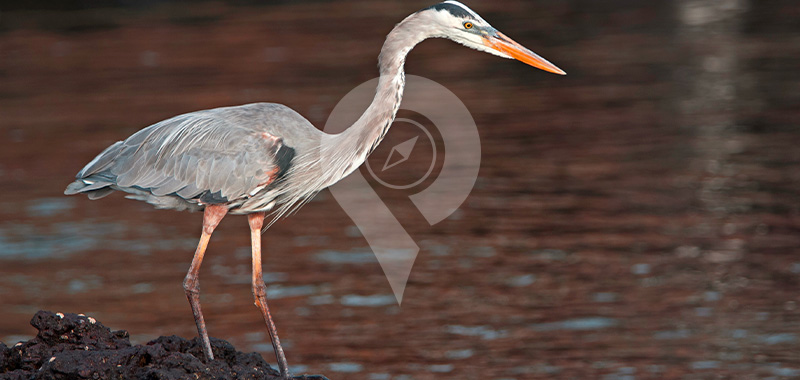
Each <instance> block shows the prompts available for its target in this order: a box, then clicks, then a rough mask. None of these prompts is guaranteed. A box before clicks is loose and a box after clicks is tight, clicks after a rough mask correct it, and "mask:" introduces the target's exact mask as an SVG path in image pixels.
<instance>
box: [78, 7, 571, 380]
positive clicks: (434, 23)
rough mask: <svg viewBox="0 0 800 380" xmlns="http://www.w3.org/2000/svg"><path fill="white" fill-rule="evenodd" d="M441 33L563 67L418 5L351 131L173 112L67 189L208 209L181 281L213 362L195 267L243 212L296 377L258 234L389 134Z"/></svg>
mask: <svg viewBox="0 0 800 380" xmlns="http://www.w3.org/2000/svg"><path fill="white" fill-rule="evenodd" d="M432 37H440V38H447V39H450V40H453V41H456V42H458V43H460V44H463V45H465V46H468V47H471V48H473V49H476V50H480V51H484V52H487V53H491V54H494V55H498V56H500V57H504V58H514V59H517V60H520V61H522V62H524V63H527V64H529V65H531V66H534V67H537V68H539V69H543V70H546V71H549V72H552V73H556V74H562V75H563V74H565V73H564V71H562V70H561V69H559V68H558V67H556V66H555V65H553V64H552V63H550V62H548V61H547V60H545V59H544V58H542V57H540V56H538V55H536V54H535V53H533V52H532V51H530V50H528V49H526V48H525V47H523V46H522V45H520V44H518V43H516V42H514V41H512V40H511V39H510V38H508V37H506V36H505V35H504V34H502V33H500V32H499V31H497V29H495V28H493V27H492V26H491V25H489V23H488V22H486V21H485V20H484V19H483V18H481V17H480V16H479V15H478V14H477V13H475V12H473V11H472V10H471V9H469V8H467V7H466V6H465V5H463V4H461V3H459V2H457V1H452V0H448V1H445V2H443V3H439V4H436V5H433V6H431V7H428V8H425V9H422V10H420V11H418V12H416V13H413V14H411V15H410V16H408V17H406V18H405V19H404V20H403V21H401V22H400V23H399V24H397V25H396V26H395V27H394V29H392V31H391V32H390V33H389V35H388V36H387V37H386V42H384V44H383V48H382V49H381V53H380V56H379V58H378V62H379V63H378V66H379V68H380V79H379V81H378V88H377V90H376V94H375V97H374V99H373V100H372V103H371V104H370V105H369V107H368V108H367V110H366V111H365V112H364V114H363V115H361V117H360V118H359V119H358V120H357V121H356V122H355V123H354V124H353V125H352V126H351V127H350V128H348V129H347V130H346V131H344V132H342V133H340V134H335V135H331V134H326V133H324V132H321V131H319V130H317V129H316V128H314V126H313V125H311V123H310V122H308V120H306V119H305V118H303V117H302V116H300V115H299V114H298V113H297V112H295V111H293V110H292V109H290V108H288V107H286V106H284V105H281V104H275V103H255V104H246V105H242V106H236V107H224V108H216V109H211V110H204V111H197V112H192V113H187V114H183V115H180V116H175V117H173V118H171V119H167V120H164V121H162V122H159V123H156V124H153V125H151V126H149V127H147V128H144V129H142V130H140V131H138V132H136V133H135V134H133V135H132V136H130V137H128V138H127V139H125V141H118V142H116V143H115V144H113V145H111V146H110V147H108V148H107V149H106V150H105V151H103V152H102V153H100V154H99V155H98V156H97V157H95V158H94V159H93V160H92V161H91V162H89V164H88V165H86V166H85V167H84V168H83V169H82V170H81V171H80V172H78V174H77V176H76V180H75V181H74V182H72V183H71V184H69V186H67V189H66V190H65V191H64V193H65V194H76V193H86V194H87V195H88V196H89V198H90V199H98V198H102V197H104V196H106V195H108V194H109V193H111V192H112V191H114V190H121V191H124V192H126V193H128V195H127V196H126V197H127V198H131V199H137V200H141V201H145V202H148V203H150V204H152V205H154V206H155V207H157V208H164V209H175V210H203V212H204V213H203V230H202V234H201V236H200V243H199V244H198V246H197V250H196V251H195V254H194V258H193V259H192V263H191V266H190V267H189V272H188V273H187V274H186V278H185V279H184V282H183V287H184V289H185V291H186V296H187V298H188V299H189V304H190V305H191V308H192V312H193V314H194V319H195V323H196V324H197V331H198V333H199V335H200V337H202V340H203V351H204V353H205V356H206V358H207V359H208V360H213V359H214V354H213V352H212V351H211V344H210V343H209V339H208V332H207V331H206V326H205V322H204V320H203V313H202V312H201V310H200V297H199V286H198V284H199V279H198V272H199V270H200V264H201V263H202V262H203V255H204V253H205V251H206V246H207V245H208V241H209V239H210V237H211V234H212V232H213V231H214V228H215V227H217V225H218V224H219V222H220V221H221V220H222V218H223V217H224V216H225V214H227V213H231V214H246V215H247V217H248V221H249V224H250V235H251V240H252V255H253V277H252V282H253V283H252V286H253V295H254V297H255V303H256V305H257V306H258V308H259V309H260V310H261V313H262V314H263V317H264V321H265V322H266V324H267V328H268V330H269V334H270V337H271V338H272V345H273V347H274V348H275V355H276V358H277V361H278V367H279V369H280V373H281V376H282V377H284V378H287V379H288V378H291V375H290V374H289V371H288V369H287V364H286V357H285V355H284V352H283V348H282V347H281V343H280V340H279V339H278V333H277V330H276V328H275V324H274V323H273V321H272V316H271V315H270V311H269V307H268V306H267V299H266V288H265V285H264V281H263V277H262V273H261V233H262V227H263V226H264V224H263V223H264V219H265V217H266V213H267V212H272V214H271V215H272V216H274V217H273V219H271V221H274V220H276V219H278V218H280V217H281V216H283V215H285V214H286V213H287V212H288V211H291V210H292V209H294V208H296V207H299V206H301V205H302V204H303V203H304V202H305V201H307V200H308V199H310V198H311V197H312V196H313V195H314V194H316V193H317V192H319V191H320V190H322V189H324V188H326V187H328V186H330V185H332V184H334V183H336V182H337V181H339V180H340V179H342V178H344V177H345V176H347V175H348V174H350V173H351V172H353V171H354V170H355V169H356V168H358V167H359V166H360V165H361V164H362V163H363V162H364V160H365V159H366V157H367V155H369V154H370V153H371V152H372V151H373V150H374V149H375V147H376V146H377V145H378V143H380V142H381V140H382V139H383V137H384V136H385V135H386V132H387V131H388V129H389V127H390V126H391V124H392V121H393V120H394V117H395V114H396V113H397V110H398V108H399V106H400V99H401V98H402V95H403V86H404V84H405V78H404V73H403V64H404V62H405V60H406V55H407V54H408V52H409V51H410V50H411V49H412V48H413V47H414V46H415V45H416V44H418V43H420V42H421V41H423V40H425V39H427V38H432Z"/></svg>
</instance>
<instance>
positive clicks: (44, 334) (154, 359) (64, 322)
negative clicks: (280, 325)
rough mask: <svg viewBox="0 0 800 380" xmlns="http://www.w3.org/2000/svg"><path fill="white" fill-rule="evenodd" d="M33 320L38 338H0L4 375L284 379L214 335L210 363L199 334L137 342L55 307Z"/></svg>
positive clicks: (14, 377) (0, 363) (14, 379)
mask: <svg viewBox="0 0 800 380" xmlns="http://www.w3.org/2000/svg"><path fill="white" fill-rule="evenodd" d="M31 325H32V326H33V327H35V328H36V329H37V330H39V333H38V334H37V335H36V337H35V338H33V339H31V340H29V341H27V342H19V343H17V344H14V345H13V346H11V347H8V346H6V345H5V344H4V343H0V379H8V380H17V379H19V380H21V379H163V380H167V379H187V378H192V379H267V380H269V379H280V377H279V373H278V371H276V370H275V369H273V368H272V367H270V366H269V364H267V362H266V361H264V359H263V358H262V357H261V355H259V354H257V353H255V352H252V353H243V352H240V351H236V349H235V348H234V347H233V345H231V344H230V343H228V342H226V341H224V340H220V339H214V338H211V346H212V348H213V350H214V355H215V357H216V360H214V361H212V362H210V363H206V362H205V361H204V360H203V350H202V346H201V344H200V342H199V339H198V338H195V339H192V340H186V339H184V338H181V337H179V336H175V335H172V336H162V337H159V338H157V339H154V340H152V341H150V342H148V343H146V344H143V345H131V343H130V341H129V340H128V332H127V331H124V330H117V331H111V329H109V328H108V327H105V326H103V324H102V323H100V322H98V321H97V320H95V319H94V318H92V317H87V316H85V315H83V314H72V313H66V314H63V313H52V312H49V311H39V312H38V313H36V315H34V316H33V319H31ZM299 378H302V379H313V378H316V377H313V376H303V377H299Z"/></svg>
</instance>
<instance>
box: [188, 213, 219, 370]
mask: <svg viewBox="0 0 800 380" xmlns="http://www.w3.org/2000/svg"><path fill="white" fill-rule="evenodd" d="M227 213H228V208H227V207H225V206H206V209H205V211H204V212H203V233H202V235H200V243H199V244H197V250H196V251H195V252H194V258H193V259H192V265H191V266H190V267H189V273H186V278H184V279H183V289H184V290H185V291H186V298H188V299H189V305H191V306H192V314H194V323H195V324H196V325H197V333H198V334H200V338H201V339H203V353H205V354H206V359H208V360H209V361H211V360H214V353H213V352H211V342H210V341H209V340H208V331H206V322H205V320H204V319H203V312H202V311H201V310H200V279H199V276H198V275H199V272H200V264H202V263H203V255H205V253H206V247H208V240H209V239H211V234H212V233H213V232H214V229H215V228H217V225H219V222H220V221H221V220H222V218H223V217H225V214H227Z"/></svg>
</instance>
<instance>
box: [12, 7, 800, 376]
mask: <svg viewBox="0 0 800 380" xmlns="http://www.w3.org/2000/svg"><path fill="white" fill-rule="evenodd" d="M425 5H427V4H425V3H418V4H417V3H415V4H404V3H384V2H339V3H336V4H328V3H322V2H319V3H315V2H312V3H303V4H298V5H289V4H286V5H280V6H262V7H256V8H249V7H233V6H225V5H220V4H218V3H204V4H201V5H196V6H192V7H191V8H188V7H180V6H171V5H159V6H151V7H145V8H143V9H136V10H126V9H99V10H83V11H72V12H68V13H65V12H51V11H38V12H24V11H15V12H11V13H5V14H3V15H2V18H0V26H2V28H1V29H2V33H0V136H2V138H3V148H2V149H0V178H2V181H0V191H2V194H3V197H2V199H0V305H2V307H0V316H1V317H2V318H0V340H2V341H3V342H5V343H13V342H15V341H16V340H21V339H26V338H27V337H28V336H29V335H30V334H32V333H33V329H32V328H31V327H28V325H27V321H28V320H29V319H30V317H31V316H32V315H33V313H34V312H35V311H36V310H39V309H48V310H53V311H69V312H83V313H86V314H90V315H92V316H94V317H95V318H97V319H99V320H101V321H102V322H103V323H105V324H106V325H108V326H111V327H112V328H124V329H127V330H129V331H130V333H131V335H132V337H133V340H134V341H136V342H144V341H147V340H149V339H151V338H153V337H156V336H158V335H170V334H179V335H182V336H187V337H191V336H194V334H195V333H196V332H195V329H194V324H193V323H192V318H191V313H190V311H189V308H188V305H187V302H186V299H185V297H184V294H183V290H182V288H181V281H182V279H183V276H184V275H185V271H186V269H187V268H188V264H189V261H190V258H191V255H192V252H193V247H194V245H195V244H196V239H197V237H198V235H199V229H200V227H199V226H200V215H199V214H189V213H178V212H169V211H157V210H153V209H151V208H150V207H149V206H148V205H145V204H141V203H139V202H134V201H129V200H125V199H123V198H122V197H121V196H118V195H116V196H111V197H109V198H106V199H103V200H102V201H97V202H90V201H88V200H87V199H85V198H81V197H63V196H61V195H60V194H61V193H62V191H63V188H64V186H65V185H66V184H67V183H68V182H69V181H70V180H71V178H72V177H73V176H74V174H75V172H77V170H79V169H80V168H81V167H82V166H83V165H84V164H85V163H86V162H88V161H89V160H90V159H91V158H92V157H94V155H95V154H97V153H98V152H99V151H100V150H102V149H103V148H104V147H105V146H107V145H109V144H110V143H112V142H114V141H116V140H119V139H122V138H124V137H126V136H128V135H129V134H131V133H133V132H134V131H136V130H137V129H139V128H141V127H143V126H146V125H147V124H149V123H152V122H155V121H158V120H162V119H164V118H167V117H170V116H173V115H175V114H178V113H183V112H188V111H192V110H197V109H203V108H211V107H217V106H222V105H232V104H241V103H248V102H254V101H278V102H281V103H284V104H287V105H289V106H291V107H292V108H294V109H296V110H298V111H299V112H300V113H301V114H303V115H306V116H307V117H308V118H309V120H311V121H312V122H313V123H314V124H315V125H319V126H321V125H323V124H324V122H325V120H326V117H327V115H328V113H329V112H330V111H331V109H332V108H333V107H334V106H335V105H336V102H337V101H338V100H339V99H340V98H341V97H342V96H344V95H345V94H346V93H347V92H348V91H350V89H352V88H353V87H354V86H356V85H358V84H359V83H361V82H363V81H366V80H368V79H371V78H372V77H374V76H375V74H376V69H375V58H376V56H377V52H378V50H379V48H380V45H381V43H382V40H383V37H384V36H385V34H386V33H387V32H388V30H389V29H390V28H391V26H392V25H394V23H396V22H397V21H399V20H400V19H401V18H402V17H405V15H406V14H408V13H410V12H411V11H414V10H416V9H418V8H421V7H423V6H425ZM469 5H471V6H472V7H473V9H475V10H476V11H478V12H479V13H481V14H482V15H483V16H484V17H485V18H486V19H487V20H489V21H490V22H491V23H492V24H493V25H494V26H496V27H498V29H501V30H502V31H504V32H505V33H506V34H507V35H509V36H511V37H512V38H514V39H516V40H517V41H519V42H521V43H523V44H525V45H527V46H529V47H531V48H532V49H533V50H535V51H537V52H538V53H541V54H542V55H543V56H545V57H547V58H548V59H550V60H552V61H553V62H554V63H556V64H557V65H559V66H560V67H561V68H563V69H565V70H566V71H567V72H568V73H569V75H568V76H567V77H559V76H555V75H550V74H546V73H543V72H540V71H536V70H533V69H530V68H529V67H526V66H524V65H521V64H518V63H513V62H509V61H506V60H502V59H498V58H496V57H491V56H488V55H482V54H478V53H476V52H473V51H467V50H465V49H462V48H461V47H459V46H457V45H455V44H452V43H450V42H447V41H429V42H425V43H423V44H422V45H420V46H419V47H418V48H417V49H416V50H415V51H414V52H413V53H412V54H411V55H410V57H409V61H408V64H407V72H408V73H410V74H416V75H422V76H425V77H427V78H429V79H432V80H435V81H436V82H438V83H441V84H442V85H444V86H446V87H447V88H449V89H450V90H451V91H453V92H454V93H455V94H456V95H458V96H459V98H460V99H461V100H462V101H463V102H464V104H465V105H466V106H467V107H468V109H469V110H470V111H471V113H472V115H473V117H474V118H475V120H476V122H477V124H478V127H479V130H480V135H481V149H482V163H481V171H480V176H479V179H478V182H477V184H476V187H475V189H474V190H473V192H472V193H471V195H470V197H469V198H468V199H467V201H466V202H465V203H464V205H463V206H462V207H461V208H460V209H459V210H458V211H457V212H456V213H455V214H454V215H453V216H451V217H450V218H449V219H448V220H446V221H444V222H442V223H440V224H437V225H435V226H433V227H430V226H428V224H427V223H426V222H425V220H424V218H422V217H421V215H419V214H418V213H417V212H416V211H414V210H413V209H410V208H409V205H408V199H407V195H408V194H407V193H405V192H402V191H391V190H388V189H386V188H380V186H379V185H377V184H376V185H375V186H376V191H378V192H379V193H380V195H381V196H382V197H383V199H384V200H385V201H386V202H387V203H388V204H389V206H390V208H392V210H393V211H394V212H395V214H396V215H398V217H399V219H400V220H401V222H402V223H403V225H404V227H406V229H407V230H408V231H409V233H410V234H411V235H412V236H413V237H414V238H415V240H416V241H417V242H418V243H419V245H420V246H421V248H422V250H421V252H420V255H419V257H418V258H417V261H416V263H415V266H414V268H413V271H412V273H411V277H410V280H409V284H408V287H407V289H406V292H405V297H404V301H403V304H402V307H398V306H397V305H396V303H394V301H393V298H392V291H391V289H390V288H389V285H388V283H387V281H386V279H385V277H384V276H383V273H382V271H381V268H380V267H379V266H378V264H377V262H376V261H375V259H374V258H373V257H372V256H371V254H370V253H369V252H370V251H369V248H368V246H367V243H366V241H365V240H364V238H363V237H362V236H361V235H360V234H359V232H358V229H357V228H355V226H353V224H352V222H351V221H350V220H349V218H348V217H347V215H346V214H345V213H344V212H343V211H342V210H341V208H340V207H339V206H338V204H337V203H336V202H335V200H334V199H333V198H332V197H331V196H330V194H328V193H327V192H324V193H322V194H320V196H318V197H317V199H316V200H315V201H313V202H312V203H310V204H309V205H308V206H306V208H304V209H303V210H301V211H300V212H299V213H298V214H297V215H295V216H293V217H292V218H290V219H288V220H286V221H283V222H280V223H278V224H276V225H275V226H274V227H272V228H271V229H270V230H269V231H268V232H267V233H266V234H265V241H264V244H265V247H266V248H265V249H266V251H265V252H266V258H265V261H264V267H265V272H267V273H266V276H265V280H266V281H267V283H268V287H269V296H270V299H271V302H270V304H271V307H272V308H273V314H274V316H275V318H276V322H277V324H278V328H279V331H280V334H281V337H282V340H283V341H284V342H285V348H286V349H287V355H288V359H289V361H290V363H291V364H293V365H294V366H296V367H295V368H296V370H298V371H306V370H307V371H309V372H324V373H327V374H328V375H329V376H330V377H331V378H364V379H433V378H453V379H456V378H458V379H482V378H491V379H529V378H604V379H647V378H653V379H655V378H686V379H705V378H784V377H787V378H788V377H800V310H798V302H800V299H799V298H798V286H799V285H800V283H799V282H798V276H800V256H798V255H797V254H798V247H799V246H800V235H799V234H798V226H800V203H799V202H798V201H799V200H800V187H799V186H798V185H800V170H799V169H800V149H798V146H800V131H798V119H799V118H800V111H799V110H800V91H798V89H800V72H799V71H798V70H797V68H798V67H800V58H798V57H800V27H798V25H800V24H797V23H796V19H797V16H798V15H800V6H798V5H796V4H795V3H794V2H790V1H768V2H755V1H750V2H748V1H744V0H725V1H703V0H691V1H690V0H682V1H674V2H628V1H612V2H589V1H572V2H555V1H552V2H512V1H498V2H492V3H474V4H473V3H470V4H469ZM405 138H406V136H404V135H403V133H402V132H400V133H396V134H393V133H390V134H389V137H388V138H387V140H386V142H385V143H384V144H388V146H391V145H393V144H396V143H399V142H402V141H404V139H405ZM423 161H424V159H423V158H418V159H417V158H413V157H412V159H410V160H409V161H408V162H407V163H406V164H404V165H407V167H406V169H405V171H404V173H413V172H414V171H418V170H425V168H427V164H426V163H425V162H423ZM206 257H207V258H206V261H205V263H204V266H203V271H202V274H201V281H202V289H203V293H202V294H203V299H202V301H203V306H204V312H205V314H206V320H207V322H208V326H209V330H210V332H211V335H212V336H216V337H220V338H224V339H228V340H230V341H231V342H233V343H234V344H235V345H236V346H237V347H238V348H240V349H243V350H254V351H259V352H261V353H263V354H264V355H265V357H266V358H267V359H268V360H271V357H270V355H271V354H270V352H271V346H270V345H269V338H268V335H267V334H266V330H265V328H264V326H263V323H262V321H261V320H260V318H261V317H260V316H259V313H258V311H257V309H256V308H254V307H253V306H252V298H251V294H250V287H249V270H250V253H249V237H248V233H247V224H246V222H245V220H244V218H242V217H229V218H227V219H226V220H225V221H224V222H223V223H222V225H221V226H220V228H219V229H218V231H217V232H216V233H215V235H214V238H213V240H212V243H211V246H210V248H209V253H208V255H207V256H206Z"/></svg>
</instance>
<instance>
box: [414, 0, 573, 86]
mask: <svg viewBox="0 0 800 380" xmlns="http://www.w3.org/2000/svg"><path fill="white" fill-rule="evenodd" d="M417 14H418V15H420V16H424V17H426V18H429V20H430V21H431V22H433V23H434V24H435V25H436V35H435V37H442V38H447V39H450V40H453V41H455V42H458V43H460V44H462V45H464V46H467V47H471V48H473V49H476V50H480V51H483V52H487V53H490V54H494V55H497V56H500V57H503V58H509V59H516V60H519V61H522V62H524V63H526V64H528V65H531V66H533V67H536V68H538V69H542V70H545V71H549V72H551V73H555V74H560V75H566V74H567V73H565V72H564V71H563V70H561V69H559V68H558V67H556V65H554V64H552V63H550V62H548V61H547V60H546V59H544V58H542V57H540V56H539V55H537V54H536V53H534V52H532V51H530V50H529V49H527V48H526V47H524V46H522V45H520V44H518V43H516V42H514V40H512V39H510V38H508V37H507V36H506V35H505V34H503V33H500V31H498V30H497V29H495V28H493V27H492V26H491V25H489V23H488V22H486V20H484V19H483V18H482V17H481V16H479V15H478V14H477V13H475V12H474V11H473V10H471V9H469V8H468V7H467V6H466V5H464V4H461V3H459V2H458V1H455V0H447V1H445V2H442V3H439V4H436V5H433V6H430V7H428V8H425V9H423V10H421V11H419V12H417Z"/></svg>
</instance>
